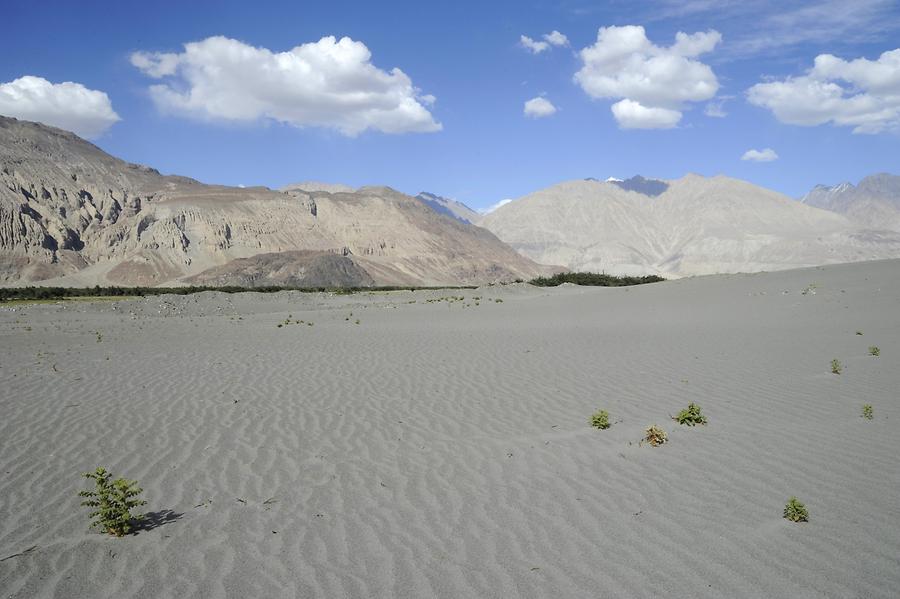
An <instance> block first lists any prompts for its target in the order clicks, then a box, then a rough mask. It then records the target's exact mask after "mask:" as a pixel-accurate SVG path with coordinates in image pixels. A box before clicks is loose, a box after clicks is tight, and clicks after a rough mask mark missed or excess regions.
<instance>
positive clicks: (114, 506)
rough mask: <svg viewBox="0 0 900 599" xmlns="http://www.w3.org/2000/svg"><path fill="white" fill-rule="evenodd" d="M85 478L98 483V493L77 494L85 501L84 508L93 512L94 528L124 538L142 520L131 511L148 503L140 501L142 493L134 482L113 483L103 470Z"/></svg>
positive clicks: (118, 479)
mask: <svg viewBox="0 0 900 599" xmlns="http://www.w3.org/2000/svg"><path fill="white" fill-rule="evenodd" d="M82 476H84V477H85V478H89V479H91V480H93V481H94V483H95V490H93V491H81V492H80V493H78V496H79V497H84V498H85V500H84V501H82V502H81V505H84V506H87V507H90V508H94V511H93V512H91V513H90V518H91V526H99V527H100V528H101V529H102V530H103V531H104V532H106V533H109V534H111V535H114V536H117V537H121V536H124V535H127V534H128V533H129V532H131V531H132V530H133V528H134V524H135V523H137V522H140V521H141V520H143V516H142V515H140V514H132V513H131V510H132V509H134V508H136V507H138V506H141V505H145V504H146V503H147V502H146V501H144V500H142V499H138V498H137V496H138V495H140V494H141V492H142V489H141V488H140V487H138V486H137V483H136V482H135V481H133V480H126V479H124V478H117V479H116V480H112V474H110V473H109V472H108V471H107V470H106V469H105V468H103V467H99V468H97V469H96V470H95V471H93V472H85V473H84V474H82Z"/></svg>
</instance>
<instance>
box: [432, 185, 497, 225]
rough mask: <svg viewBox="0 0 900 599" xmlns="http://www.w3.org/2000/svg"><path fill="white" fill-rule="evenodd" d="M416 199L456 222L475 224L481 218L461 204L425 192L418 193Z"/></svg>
mask: <svg viewBox="0 0 900 599" xmlns="http://www.w3.org/2000/svg"><path fill="white" fill-rule="evenodd" d="M416 199H417V200H419V201H421V202H423V203H424V204H425V205H426V206H428V207H430V208H431V209H432V210H434V211H436V212H439V213H441V214H446V215H447V216H452V217H453V218H455V219H456V220H459V221H461V222H464V223H469V224H472V223H475V222H477V221H478V219H479V218H481V215H480V214H479V213H478V212H476V211H475V210H472V209H471V208H469V207H468V206H466V205H465V204H463V203H462V202H458V201H456V200H452V199H450V198H445V197H441V196H439V195H435V194H433V193H428V192H427V191H423V192H420V193H419V195H417V196H416Z"/></svg>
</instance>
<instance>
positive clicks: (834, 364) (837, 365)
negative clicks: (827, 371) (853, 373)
mask: <svg viewBox="0 0 900 599" xmlns="http://www.w3.org/2000/svg"><path fill="white" fill-rule="evenodd" d="M843 371H844V367H843V366H841V362H840V360H838V359H837V358H835V359H834V360H832V361H831V373H832V374H840V373H841V372H843Z"/></svg>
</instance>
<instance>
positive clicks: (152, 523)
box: [134, 510, 184, 534]
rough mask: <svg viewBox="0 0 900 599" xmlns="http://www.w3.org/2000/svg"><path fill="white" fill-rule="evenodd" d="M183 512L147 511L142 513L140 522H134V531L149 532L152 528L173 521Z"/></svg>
mask: <svg viewBox="0 0 900 599" xmlns="http://www.w3.org/2000/svg"><path fill="white" fill-rule="evenodd" d="M182 516H184V514H179V513H178V512H174V511H172V510H160V511H158V512H148V513H146V514H144V519H143V520H141V521H140V522H137V523H135V525H134V533H135V534H138V533H142V532H149V531H151V530H153V529H154V528H159V527H160V526H165V525H166V524H169V523H170V522H175V521H176V520H180V519H181V517H182Z"/></svg>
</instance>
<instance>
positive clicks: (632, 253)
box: [479, 175, 900, 277]
mask: <svg viewBox="0 0 900 599" xmlns="http://www.w3.org/2000/svg"><path fill="white" fill-rule="evenodd" d="M666 183H667V185H668V186H667V188H666V190H665V191H663V192H662V193H661V194H659V195H657V196H649V195H646V194H643V193H637V192H634V191H627V190H625V189H622V187H621V186H619V185H617V184H616V182H615V181H612V182H597V181H584V180H579V181H570V182H566V183H560V184H558V185H554V186H552V187H550V188H547V189H544V190H541V191H538V192H535V193H532V194H530V195H527V196H525V197H523V198H520V199H518V200H515V201H513V202H510V203H508V204H506V205H504V206H502V207H500V208H498V209H497V210H496V211H494V212H492V213H491V214H488V215H486V216H485V217H484V218H483V219H482V220H481V221H480V222H479V224H480V225H481V226H483V227H486V228H488V229H490V230H491V231H493V232H494V233H495V234H496V235H497V236H498V237H499V238H500V239H502V240H503V241H505V242H507V243H508V244H510V245H512V246H513V247H514V248H516V249H517V250H519V251H520V252H521V253H522V254H524V255H526V256H528V257H530V258H531V259H533V260H536V261H538V262H542V263H544V264H561V265H563V266H565V267H567V268H570V269H572V270H582V271H584V270H586V271H595V272H600V271H605V272H607V273H610V274H634V275H640V274H659V275H663V276H670V277H679V276H686V275H701V274H713V273H728V272H754V271H762V270H779V269H787V268H796V267H802V266H813V265H820V264H826V263H835V262H853V261H859V260H873V259H881V258H896V257H900V233H893V232H886V231H872V230H869V229H867V228H865V227H862V226H860V225H859V224H856V223H853V222H851V221H850V220H849V219H847V218H846V217H845V216H842V215H839V214H836V213H834V212H829V211H826V210H821V209H818V208H813V207H811V206H806V205H804V204H802V203H800V202H796V201H794V200H792V199H790V198H788V197H786V196H783V195H781V194H778V193H775V192H773V191H769V190H767V189H763V188H761V187H757V186H755V185H752V184H750V183H747V182H744V181H739V180H736V179H730V178H728V177H723V176H718V177H712V178H705V177H701V176H698V175H688V176H685V177H683V178H681V179H678V180H675V181H667V182H666Z"/></svg>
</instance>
